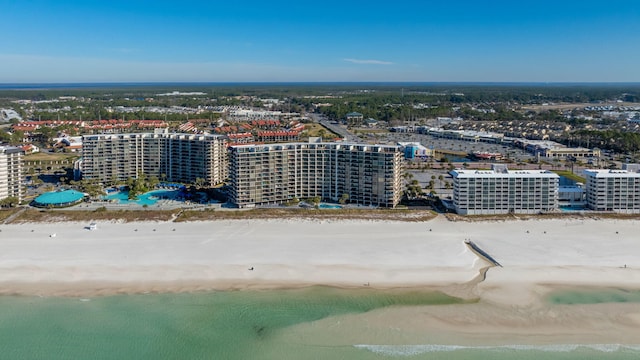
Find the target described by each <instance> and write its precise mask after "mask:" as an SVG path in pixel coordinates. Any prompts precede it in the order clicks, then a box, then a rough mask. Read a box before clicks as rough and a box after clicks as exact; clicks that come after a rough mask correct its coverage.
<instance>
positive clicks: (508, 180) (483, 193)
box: [451, 164, 560, 215]
mask: <svg viewBox="0 0 640 360" xmlns="http://www.w3.org/2000/svg"><path fill="white" fill-rule="evenodd" d="M451 175H452V176H453V205H454V207H455V210H456V212H457V213H458V214H461V215H488V214H509V213H516V214H537V213H540V212H545V211H554V210H557V209H558V183H559V178H560V177H559V176H558V174H556V173H553V172H551V171H548V170H513V171H511V170H508V169H507V167H506V166H504V165H497V164H495V165H493V168H492V170H463V169H455V170H453V171H451Z"/></svg>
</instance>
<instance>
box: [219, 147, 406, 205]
mask: <svg viewBox="0 0 640 360" xmlns="http://www.w3.org/2000/svg"><path fill="white" fill-rule="evenodd" d="M229 165H230V166H229V168H230V169H229V179H230V181H231V193H230V201H231V202H232V203H234V204H236V205H237V206H238V207H253V206H255V205H261V204H280V203H284V202H287V201H290V200H292V199H294V198H298V199H304V198H312V197H320V198H321V199H325V200H332V201H338V200H339V199H341V198H346V197H348V201H349V202H350V203H354V204H360V205H373V206H383V207H395V206H396V205H397V204H398V203H399V202H400V199H401V196H402V183H401V177H400V176H401V174H402V152H401V151H400V148H399V147H397V146H382V145H365V144H347V143H311V142H310V143H286V144H270V145H238V146H232V147H230V150H229Z"/></svg>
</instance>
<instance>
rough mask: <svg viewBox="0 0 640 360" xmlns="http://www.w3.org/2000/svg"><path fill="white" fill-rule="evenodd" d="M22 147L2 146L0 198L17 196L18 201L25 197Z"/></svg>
mask: <svg viewBox="0 0 640 360" xmlns="http://www.w3.org/2000/svg"><path fill="white" fill-rule="evenodd" d="M23 154H24V151H23V150H22V149H21V148H18V147H13V146H0V200H2V199H6V198H8V197H15V198H17V199H18V202H20V201H22V199H23V198H24V187H23V186H22V180H23V177H22V155H23Z"/></svg>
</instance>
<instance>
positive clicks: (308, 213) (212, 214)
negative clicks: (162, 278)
mask: <svg viewBox="0 0 640 360" xmlns="http://www.w3.org/2000/svg"><path fill="white" fill-rule="evenodd" d="M435 216H436V214H435V213H433V212H432V211H425V210H419V211H413V210H398V209H380V210H371V209H336V210H332V209H302V208H290V209H253V210H207V211H191V210H185V211H183V212H182V213H180V216H178V218H177V219H176V221H177V222H180V221H205V220H222V219H239V220H242V219H326V220H393V221H427V220H431V219H433V218H434V217H435Z"/></svg>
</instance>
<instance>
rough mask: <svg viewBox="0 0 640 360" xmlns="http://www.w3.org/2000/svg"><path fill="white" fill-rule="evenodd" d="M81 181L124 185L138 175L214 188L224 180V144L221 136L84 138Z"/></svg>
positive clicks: (103, 135)
mask: <svg viewBox="0 0 640 360" xmlns="http://www.w3.org/2000/svg"><path fill="white" fill-rule="evenodd" d="M82 141H83V149H82V165H81V168H82V177H83V178H85V179H90V180H98V181H100V182H111V181H125V180H126V179H127V178H136V177H138V175H139V174H145V175H146V176H156V177H157V178H159V179H161V180H166V181H175V182H183V183H193V182H195V181H196V179H199V178H200V179H204V180H205V182H206V184H208V185H210V186H211V185H216V184H219V183H221V182H223V181H224V180H225V179H226V177H227V167H228V166H227V151H226V149H227V140H226V137H224V136H221V135H198V134H170V133H167V132H161V133H160V132H158V133H136V134H100V135H86V136H83V139H82Z"/></svg>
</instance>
